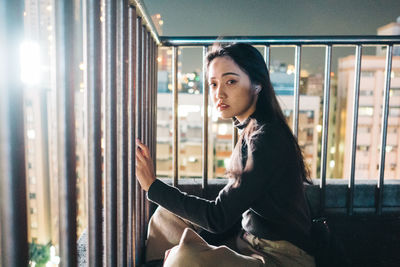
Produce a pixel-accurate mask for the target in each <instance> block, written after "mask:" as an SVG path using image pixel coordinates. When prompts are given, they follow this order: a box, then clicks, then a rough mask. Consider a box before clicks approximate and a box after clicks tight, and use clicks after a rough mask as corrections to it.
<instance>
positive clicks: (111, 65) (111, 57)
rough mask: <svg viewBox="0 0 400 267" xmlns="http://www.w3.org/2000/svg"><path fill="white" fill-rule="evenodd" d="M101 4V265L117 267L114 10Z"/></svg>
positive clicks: (110, 1)
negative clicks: (102, 53) (103, 137)
mask: <svg viewBox="0 0 400 267" xmlns="http://www.w3.org/2000/svg"><path fill="white" fill-rule="evenodd" d="M105 1H106V2H105V8H106V12H105V54H106V58H105V74H106V83H105V120H106V121H105V143H106V147H105V207H106V208H105V217H106V218H105V238H106V240H105V250H106V251H105V261H106V266H117V264H118V263H117V256H118V254H117V253H118V251H117V250H118V246H117V236H118V232H117V208H118V207H117V167H118V166H117V109H116V106H117V94H116V88H117V79H116V76H117V64H116V62H117V47H116V45H117V44H116V34H115V33H116V30H117V27H116V25H117V7H116V1H113V0H105Z"/></svg>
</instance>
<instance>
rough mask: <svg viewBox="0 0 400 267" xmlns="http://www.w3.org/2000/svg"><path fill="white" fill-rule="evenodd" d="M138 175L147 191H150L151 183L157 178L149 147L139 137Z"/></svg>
mask: <svg viewBox="0 0 400 267" xmlns="http://www.w3.org/2000/svg"><path fill="white" fill-rule="evenodd" d="M136 177H137V179H138V181H139V183H140V186H141V187H142V188H143V190H145V191H149V188H150V186H151V184H152V183H153V182H154V181H155V180H156V176H155V175H154V166H153V160H152V159H151V156H150V152H149V149H148V148H147V146H145V145H144V144H142V142H140V141H139V139H136Z"/></svg>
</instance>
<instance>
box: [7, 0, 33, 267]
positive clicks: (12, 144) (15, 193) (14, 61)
mask: <svg viewBox="0 0 400 267" xmlns="http://www.w3.org/2000/svg"><path fill="white" fill-rule="evenodd" d="M23 3H24V1H21V0H15V1H1V2H0V40H2V41H1V42H0V73H1V78H0V94H1V97H0V227H1V231H0V242H1V245H0V250H1V251H0V256H1V257H0V265H2V266H10V267H19V266H27V265H28V257H29V255H28V234H27V210H26V208H27V207H26V173H25V146H24V143H25V140H24V137H25V131H24V116H23V114H24V113H23V103H24V101H23V90H24V88H23V85H22V81H21V78H20V73H21V66H20V60H19V56H20V50H19V49H20V45H21V44H22V38H23V31H24V29H23V25H24V24H23V22H24V20H23V12H24V4H23Z"/></svg>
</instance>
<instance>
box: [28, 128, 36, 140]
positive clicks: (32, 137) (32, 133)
mask: <svg viewBox="0 0 400 267" xmlns="http://www.w3.org/2000/svg"><path fill="white" fill-rule="evenodd" d="M26 134H27V136H28V139H35V137H36V134H35V130H28V131H27V133H26Z"/></svg>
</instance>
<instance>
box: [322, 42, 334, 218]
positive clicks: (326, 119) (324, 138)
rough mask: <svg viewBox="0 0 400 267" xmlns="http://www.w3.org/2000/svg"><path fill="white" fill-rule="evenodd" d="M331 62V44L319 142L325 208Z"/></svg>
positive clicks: (326, 50) (327, 53)
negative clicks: (320, 142)
mask: <svg viewBox="0 0 400 267" xmlns="http://www.w3.org/2000/svg"><path fill="white" fill-rule="evenodd" d="M331 62H332V45H327V46H326V48H325V82H324V104H323V105H324V111H323V122H322V124H323V125H322V144H321V181H320V189H321V190H320V192H321V194H320V208H321V210H322V211H324V209H325V192H326V158H327V148H328V132H329V102H330V89H331V88H330V87H331Z"/></svg>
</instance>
